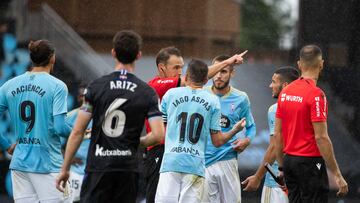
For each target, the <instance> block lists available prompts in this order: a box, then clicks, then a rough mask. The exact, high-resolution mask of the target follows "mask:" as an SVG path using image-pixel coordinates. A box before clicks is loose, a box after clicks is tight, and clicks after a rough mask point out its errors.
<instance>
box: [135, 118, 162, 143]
mask: <svg viewBox="0 0 360 203" xmlns="http://www.w3.org/2000/svg"><path fill="white" fill-rule="evenodd" d="M148 121H149V125H150V128H151V132H150V133H148V134H147V135H146V136H143V137H141V138H140V146H141V147H148V146H153V145H157V144H159V143H160V142H161V141H162V140H164V138H165V127H164V122H163V119H162V118H161V117H160V116H157V117H153V118H150V119H149V120H148Z"/></svg>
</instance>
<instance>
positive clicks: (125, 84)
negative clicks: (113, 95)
mask: <svg viewBox="0 0 360 203" xmlns="http://www.w3.org/2000/svg"><path fill="white" fill-rule="evenodd" d="M136 87H137V84H135V83H133V82H130V81H124V80H123V81H121V80H116V81H110V89H111V90H114V89H125V90H129V91H132V92H135V88H136Z"/></svg>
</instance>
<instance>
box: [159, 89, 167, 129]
mask: <svg viewBox="0 0 360 203" xmlns="http://www.w3.org/2000/svg"><path fill="white" fill-rule="evenodd" d="M168 98H169V94H168V93H166V94H165V95H164V97H163V99H162V101H161V106H160V109H161V113H162V116H163V120H164V123H167V103H168Z"/></svg>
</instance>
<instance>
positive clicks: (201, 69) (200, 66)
mask: <svg viewBox="0 0 360 203" xmlns="http://www.w3.org/2000/svg"><path fill="white" fill-rule="evenodd" d="M208 71H209V70H208V66H207V65H206V63H204V62H202V61H201V60H199V59H192V60H191V61H190V63H189V65H188V68H187V70H186V74H187V76H188V77H189V78H190V80H191V81H192V82H194V83H204V81H206V80H207V75H208Z"/></svg>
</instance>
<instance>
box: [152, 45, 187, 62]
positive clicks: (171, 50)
mask: <svg viewBox="0 0 360 203" xmlns="http://www.w3.org/2000/svg"><path fill="white" fill-rule="evenodd" d="M172 55H174V56H178V57H181V52H180V50H179V49H178V48H176V47H173V46H171V47H165V48H162V49H161V50H160V51H159V53H157V55H156V65H159V63H163V64H166V62H167V61H168V60H169V58H170V56H172Z"/></svg>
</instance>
